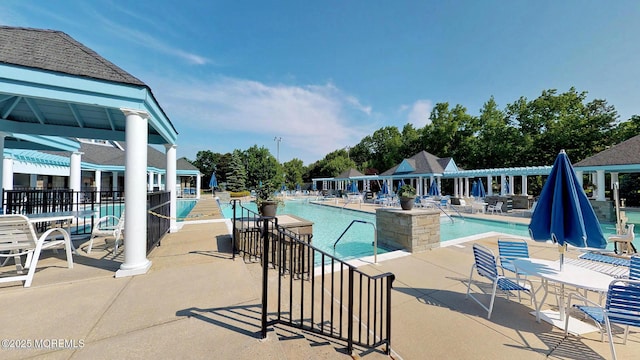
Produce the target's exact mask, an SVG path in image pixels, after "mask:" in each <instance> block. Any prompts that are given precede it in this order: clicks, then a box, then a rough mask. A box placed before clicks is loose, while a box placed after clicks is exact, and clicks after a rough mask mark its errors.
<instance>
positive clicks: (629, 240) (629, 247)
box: [609, 224, 638, 254]
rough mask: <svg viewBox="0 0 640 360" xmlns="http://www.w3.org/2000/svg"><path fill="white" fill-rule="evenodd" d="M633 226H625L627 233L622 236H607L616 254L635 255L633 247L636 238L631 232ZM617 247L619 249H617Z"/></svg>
mask: <svg viewBox="0 0 640 360" xmlns="http://www.w3.org/2000/svg"><path fill="white" fill-rule="evenodd" d="M634 227H635V224H627V231H626V232H625V233H624V234H622V235H612V236H609V242H612V243H613V246H614V249H615V252H616V254H635V253H637V252H638V251H637V250H636V247H635V246H634V245H633V240H635V238H636V236H635V234H634V232H633V228H634ZM618 245H620V248H619V249H618Z"/></svg>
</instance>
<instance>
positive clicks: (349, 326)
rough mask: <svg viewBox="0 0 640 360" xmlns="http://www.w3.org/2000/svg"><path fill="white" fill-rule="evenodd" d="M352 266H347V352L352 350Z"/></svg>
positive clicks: (349, 352)
mask: <svg viewBox="0 0 640 360" xmlns="http://www.w3.org/2000/svg"><path fill="white" fill-rule="evenodd" d="M353 276H354V271H353V267H351V266H349V307H348V308H347V316H348V321H347V354H349V355H351V353H352V352H353Z"/></svg>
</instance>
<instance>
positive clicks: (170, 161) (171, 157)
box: [164, 144, 178, 232]
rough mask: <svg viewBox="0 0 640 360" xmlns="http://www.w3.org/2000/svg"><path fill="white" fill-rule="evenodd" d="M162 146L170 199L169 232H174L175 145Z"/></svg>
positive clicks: (175, 201)
mask: <svg viewBox="0 0 640 360" xmlns="http://www.w3.org/2000/svg"><path fill="white" fill-rule="evenodd" d="M164 147H165V153H166V159H167V165H166V170H167V175H166V177H165V182H166V184H167V191H169V199H170V201H171V206H170V208H171V209H170V213H169V216H170V217H171V220H169V232H176V231H178V225H177V221H176V217H177V216H178V211H177V205H178V201H177V198H178V194H177V193H176V145H170V144H165V146H164Z"/></svg>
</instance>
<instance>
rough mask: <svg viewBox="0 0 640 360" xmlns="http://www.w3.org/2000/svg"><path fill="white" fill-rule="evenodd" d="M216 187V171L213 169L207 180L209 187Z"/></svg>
mask: <svg viewBox="0 0 640 360" xmlns="http://www.w3.org/2000/svg"><path fill="white" fill-rule="evenodd" d="M217 187H218V179H216V172H215V171H214V172H213V173H212V174H211V180H209V188H210V189H213V188H217Z"/></svg>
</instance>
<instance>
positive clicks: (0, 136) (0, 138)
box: [0, 133, 13, 214]
mask: <svg viewBox="0 0 640 360" xmlns="http://www.w3.org/2000/svg"><path fill="white" fill-rule="evenodd" d="M5 136H7V135H6V134H5V133H0V154H2V163H1V164H0V179H2V188H3V189H4V190H9V189H7V187H6V186H5V176H4V163H5V158H4V137H5ZM12 161H13V160H12ZM12 176H13V175H12ZM11 183H12V184H13V180H12V181H11ZM4 203H5V202H4V201H3V204H4ZM2 213H3V214H4V211H3V212H2Z"/></svg>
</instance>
